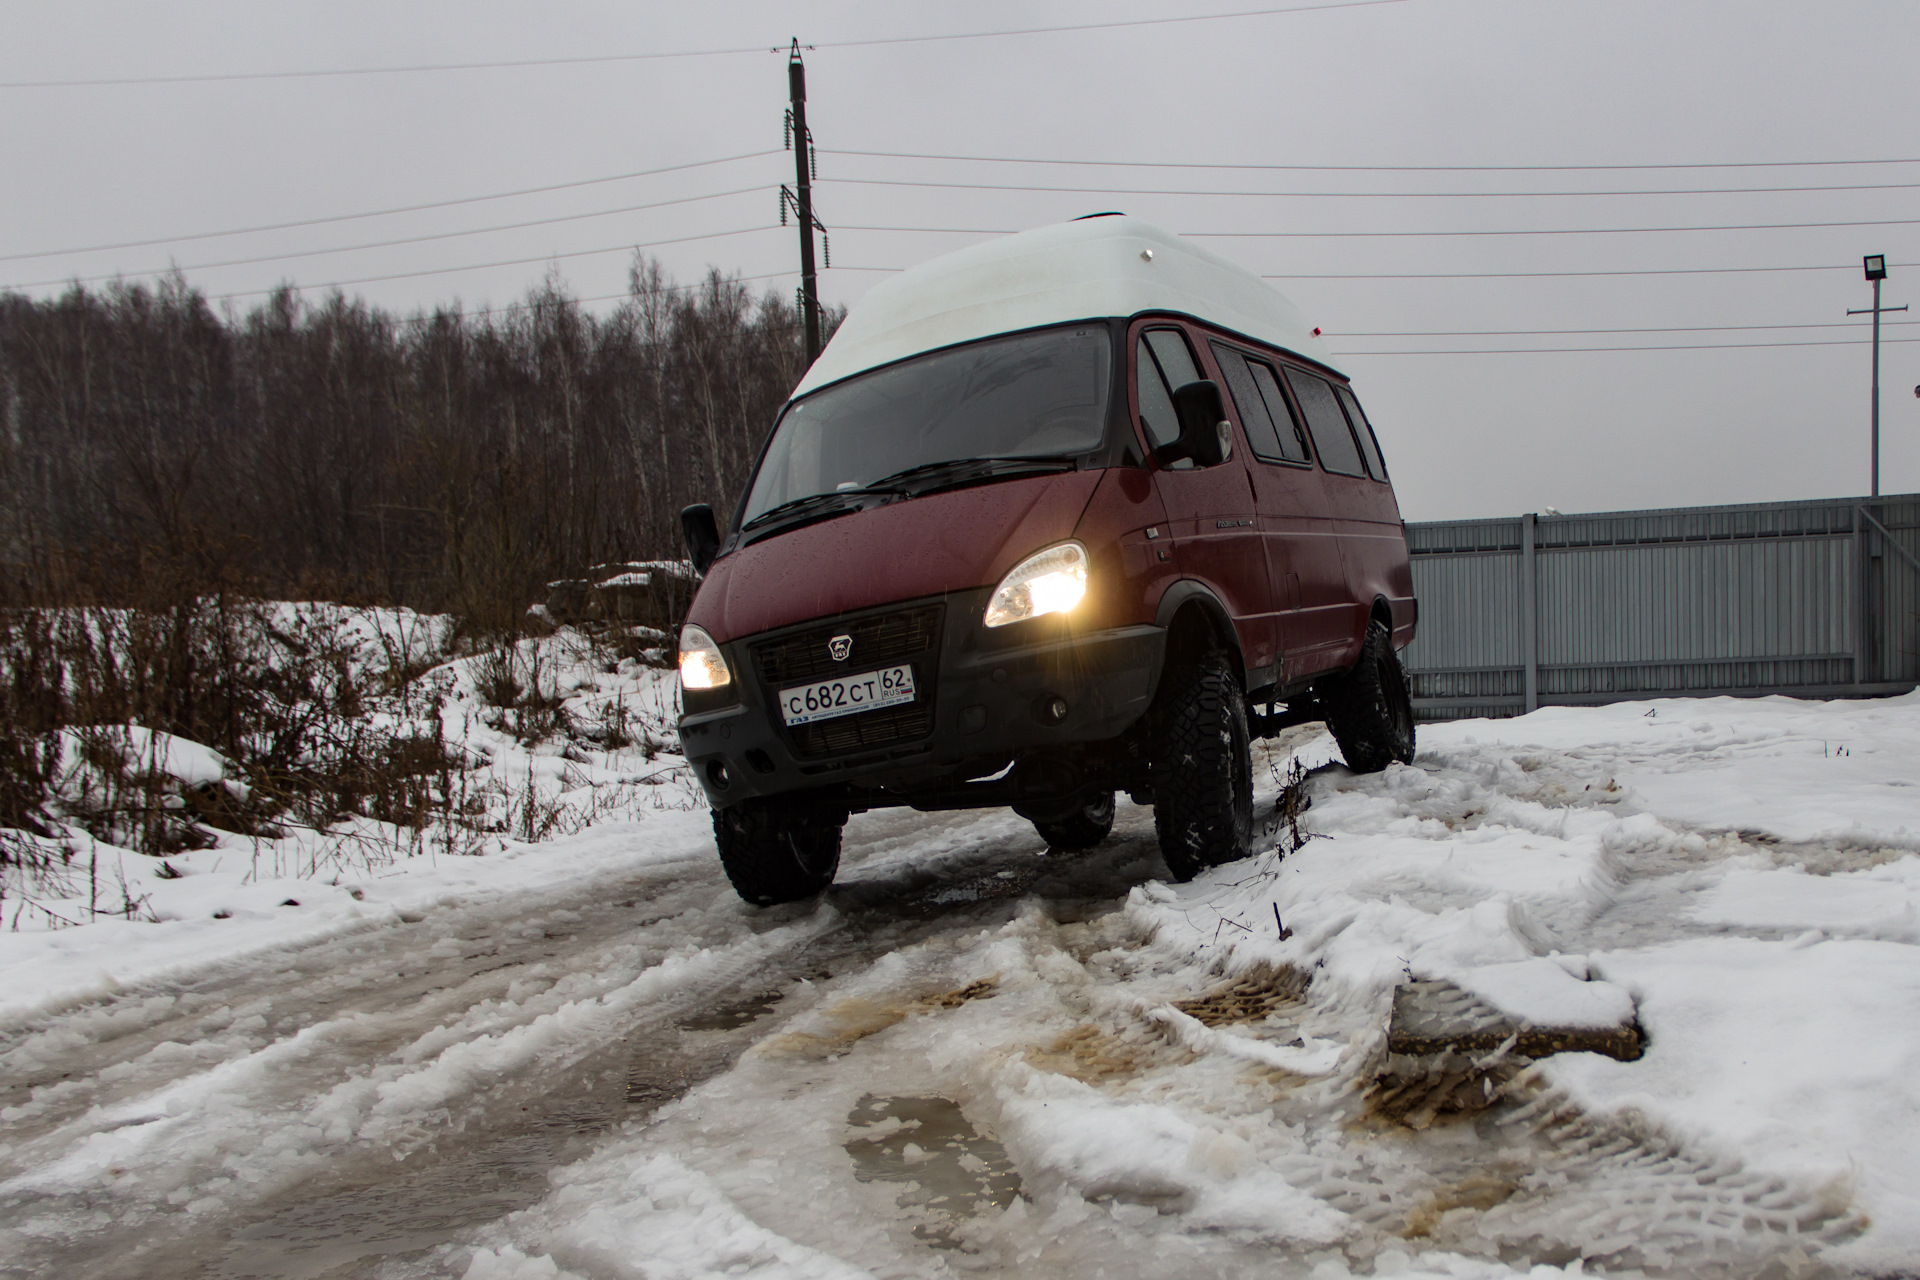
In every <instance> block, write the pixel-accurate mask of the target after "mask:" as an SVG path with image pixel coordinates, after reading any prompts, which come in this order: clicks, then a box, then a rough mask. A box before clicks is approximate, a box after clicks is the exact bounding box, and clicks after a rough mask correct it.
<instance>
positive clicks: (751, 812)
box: [713, 796, 847, 907]
mask: <svg viewBox="0 0 1920 1280" xmlns="http://www.w3.org/2000/svg"><path fill="white" fill-rule="evenodd" d="M846 823H847V815H846V812H845V811H844V810H839V809H833V808H831V807H828V806H824V805H821V804H819V803H817V802H814V801H811V800H809V799H807V798H806V797H803V796H770V797H767V798H764V799H757V800H742V801H741V802H740V803H739V804H735V805H729V806H728V807H726V808H725V809H716V810H714V813H713V842H714V844H715V845H717V846H718V847H719V850H720V865H721V866H722V867H724V868H725V869H726V872H727V879H728V880H730V881H732V882H733V890H734V892H735V893H737V894H739V895H740V896H741V897H742V898H744V899H746V900H747V901H748V902H751V903H752V904H753V905H754V906H756V907H770V906H773V905H774V904H775V903H779V902H798V901H799V900H800V899H802V898H811V897H813V896H814V895H815V894H817V893H822V892H824V891H825V890H826V887H827V886H828V885H830V884H832V883H833V873H834V872H835V871H837V870H839V868H840V829H841V828H842V827H844V826H845V825H846Z"/></svg>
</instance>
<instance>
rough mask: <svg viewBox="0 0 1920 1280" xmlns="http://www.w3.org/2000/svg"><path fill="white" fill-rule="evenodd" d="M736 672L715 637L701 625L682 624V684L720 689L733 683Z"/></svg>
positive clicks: (688, 687) (687, 687)
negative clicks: (728, 666)
mask: <svg viewBox="0 0 1920 1280" xmlns="http://www.w3.org/2000/svg"><path fill="white" fill-rule="evenodd" d="M732 681H733V673H732V672H730V671H728V670H727V660H726V658H725V657H724V656H723V655H722V654H721V652H720V646H719V645H717V644H715V643H714V642H713V637H712V636H710V635H708V634H707V633H706V632H704V631H702V630H701V629H700V628H699V627H695V626H691V625H689V626H685V627H682V628H680V687H681V688H683V689H718V688H720V687H722V686H723V685H727V684H730V683H732Z"/></svg>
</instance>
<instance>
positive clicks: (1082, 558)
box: [986, 542, 1087, 627]
mask: <svg viewBox="0 0 1920 1280" xmlns="http://www.w3.org/2000/svg"><path fill="white" fill-rule="evenodd" d="M1086 594H1087V549H1086V548H1085V547H1083V546H1081V545H1080V544H1079V543H1077V542H1062V543H1060V544H1058V545H1057V546H1051V547H1048V548H1047V549H1046V550H1044V551H1036V552H1034V553H1033V554H1032V555H1030V556H1028V557H1027V558H1026V559H1025V560H1022V561H1021V562H1020V563H1019V564H1017V565H1015V566H1013V571H1012V572H1011V573H1009V574H1007V576H1006V577H1004V578H1002V579H1000V585H999V586H997V587H995V588H994V589H993V598H992V599H990V600H988V601H987V613H986V624H987V625H988V626H990V627H1004V626H1006V625H1007V624H1008V623H1009V622H1025V621H1026V620H1027V619H1028V618H1038V617H1039V616H1041V615H1042V614H1046V613H1065V612H1067V611H1068V610H1069V609H1072V608H1073V606H1075V605H1077V604H1079V603H1080V598H1081V597H1082V596H1084V595H1086Z"/></svg>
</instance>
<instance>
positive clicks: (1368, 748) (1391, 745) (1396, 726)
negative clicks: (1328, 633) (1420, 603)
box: [1320, 620, 1413, 773]
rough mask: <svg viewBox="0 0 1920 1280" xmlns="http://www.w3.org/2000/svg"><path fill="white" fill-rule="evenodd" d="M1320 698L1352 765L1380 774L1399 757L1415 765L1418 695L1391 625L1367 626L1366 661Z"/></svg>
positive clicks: (1363, 650) (1362, 651)
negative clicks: (1411, 692) (1415, 701)
mask: <svg viewBox="0 0 1920 1280" xmlns="http://www.w3.org/2000/svg"><path fill="white" fill-rule="evenodd" d="M1320 701H1321V704H1322V705H1323V706H1325V708H1326V712H1327V728H1329V729H1331V730H1333V739H1334V741H1335V742H1338V743H1339V744H1340V754H1341V755H1343V756H1345V757H1346V758H1347V767H1348V768H1349V769H1352V770H1353V771H1354V772H1355V773H1378V772H1380V770H1382V769H1384V768H1386V767H1387V766H1388V765H1390V764H1392V763H1393V762H1394V761H1396V760H1397V761H1399V762H1400V763H1401V764H1412V763H1413V698H1412V697H1411V696H1410V695H1409V694H1408V692H1407V673H1406V671H1405V669H1403V668H1402V667H1401V665H1400V657H1399V655H1398V654H1396V653H1395V652H1394V651H1393V640H1392V637H1391V636H1390V635H1389V634H1388V632H1387V628H1386V626H1385V624H1383V623H1381V622H1379V621H1377V620H1376V621H1374V622H1371V623H1369V624H1368V625H1367V638H1366V640H1365V641H1363V642H1362V643H1361V645H1360V661H1358V662H1356V663H1354V664H1353V670H1351V671H1349V672H1347V673H1346V674H1345V675H1343V676H1340V677H1338V678H1337V679H1335V680H1333V681H1331V682H1330V683H1329V685H1328V687H1327V689H1326V690H1325V691H1324V692H1323V693H1322V694H1321V695H1320Z"/></svg>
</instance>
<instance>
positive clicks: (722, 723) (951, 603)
mask: <svg viewBox="0 0 1920 1280" xmlns="http://www.w3.org/2000/svg"><path fill="white" fill-rule="evenodd" d="M989 594H990V589H985V588H983V589H979V590H974V591H965V592H953V593H950V594H948V595H946V596H936V597H932V598H930V599H921V600H913V601H902V602H900V603H898V604H894V605H889V606H887V607H885V608H882V609H868V610H862V611H860V612H858V613H852V614H844V615H840V616H836V617H828V618H818V619H814V620H812V621H809V622H806V623H802V624H800V625H798V626H793V627H783V628H781V629H779V630H777V631H769V632H763V633H761V634H759V635H755V636H748V637H745V638H743V639H740V640H736V641H734V642H732V643H729V644H725V645H722V646H721V649H722V651H723V652H724V653H725V654H726V658H727V664H728V667H729V669H730V670H731V671H732V672H733V675H734V681H733V684H732V686H731V688H732V690H733V691H734V693H735V696H736V697H737V701H735V702H734V703H733V705H731V706H722V707H712V708H711V709H706V708H701V707H699V706H698V702H699V701H700V700H703V698H710V697H711V695H703V696H702V698H694V699H689V700H688V702H689V710H688V711H687V713H686V714H684V715H683V716H681V718H680V742H681V746H682V749H683V750H684V751H685V753H686V757H687V762H688V763H689V764H690V765H692V766H693V769H694V772H695V773H696V775H697V776H698V777H699V779H700V784H701V786H702V787H703V788H705V790H706V793H707V798H708V800H710V801H711V802H712V803H713V805H714V807H715V808H723V807H725V806H727V805H732V804H737V803H739V802H740V801H742V800H746V799H749V798H752V797H756V796H771V795H780V794H783V793H787V792H796V791H803V790H814V789H823V788H829V787H834V788H841V787H844V788H848V789H850V792H851V794H852V798H853V803H854V805H855V807H862V806H864V805H867V804H872V803H876V802H877V803H881V804H885V803H909V802H911V800H910V798H911V796H912V794H913V792H914V791H916V790H919V789H927V788H935V787H939V786H942V785H945V784H952V783H955V782H959V781H963V780H965V779H967V778H973V777H980V776H984V775H985V774H988V773H992V772H995V771H996V770H997V769H999V768H1001V767H1003V766H1004V765H1006V764H1007V763H1009V762H1011V761H1013V760H1015V759H1017V758H1019V757H1020V756H1022V755H1025V754H1028V753H1032V752H1035V751H1045V750H1047V749H1058V748H1071V747H1073V746H1075V745H1077V744H1085V743H1095V742H1105V741H1107V740H1109V739H1112V738H1115V737H1118V736H1119V735H1120V734H1121V733H1123V732H1125V731H1126V730H1127V729H1128V728H1129V727H1131V726H1132V725H1133V724H1134V723H1135V722H1136V721H1137V720H1139V718H1140V717H1141V716H1142V715H1143V714H1144V713H1145V712H1146V710H1147V706H1148V704H1149V703H1151V702H1152V700H1153V694H1154V686H1155V683H1156V681H1157V679H1158V676H1159V672H1160V663H1161V658H1162V656H1163V654H1164V653H1165V649H1166V632H1165V631H1163V630H1162V629H1161V628H1159V627H1156V626H1152V625H1139V626H1130V627H1120V628H1116V629H1113V630H1108V631H1097V632H1091V633H1084V634H1076V633H1074V632H1073V631H1072V629H1071V624H1070V622H1069V621H1068V620H1067V619H1064V618H1059V617H1053V618H1041V619H1036V620H1034V621H1032V622H1024V623H1016V624H1014V625H1012V626H1010V627H1004V628H997V629H995V630H994V631H989V630H987V628H986V627H985V626H983V625H982V623H981V621H980V618H981V614H982V612H983V611H984V610H985V608H986V602H987V597H988V595H989ZM926 609H937V610H938V613H939V616H938V621H937V623H936V624H933V625H932V626H931V627H930V633H931V634H932V635H933V636H935V637H936V640H935V642H934V643H933V644H932V645H931V646H929V647H927V648H926V649H924V650H922V651H921V652H919V653H917V654H915V655H912V656H911V657H910V658H908V659H907V660H908V661H911V662H912V664H913V667H914V684H915V687H916V690H917V697H916V702H915V704H914V707H913V708H911V709H909V710H908V712H907V713H905V714H896V713H894V712H891V711H874V712H863V713H859V714H857V715H853V716H847V717H842V718H841V719H840V720H837V721H835V720H830V721H820V722H816V725H818V726H822V729H821V730H818V731H815V732H811V733H809V732H806V731H805V730H796V729H790V728H789V727H788V726H786V725H785V724H784V723H783V722H782V720H781V717H780V713H779V710H778V707H777V706H776V705H775V699H776V696H777V694H778V693H779V690H780V689H781V688H783V687H791V686H793V685H796V684H801V683H806V682H808V680H811V679H822V678H827V676H826V675H818V674H814V675H808V676H805V677H798V678H796V677H792V676H781V675H780V674H779V661H780V659H779V658H777V657H775V656H773V655H775V654H779V655H787V654H791V653H794V652H796V651H803V652H806V653H812V652H813V650H814V649H815V648H819V649H820V650H821V651H822V652H824V651H825V644H826V640H827V638H828V637H830V636H832V635H834V634H842V633H845V632H847V631H851V630H854V629H856V628H863V630H862V631H861V634H862V635H879V634H882V633H883V632H884V631H885V630H886V628H887V627H888V626H889V625H891V623H892V621H893V620H894V619H896V618H899V617H903V616H905V615H908V614H912V613H914V612H915V611H919V610H926ZM893 634H895V635H896V636H897V635H898V634H899V629H898V628H894V631H893ZM870 651H871V650H870ZM886 665H890V661H889V660H870V661H867V662H865V663H863V662H862V655H861V653H860V652H859V651H858V646H856V652H854V653H853V654H852V655H851V656H850V657H849V659H848V660H847V661H846V662H845V663H844V664H843V665H842V666H840V667H839V668H837V669H835V670H834V671H832V672H830V673H829V674H847V675H852V674H857V673H859V672H861V671H866V670H872V669H876V668H878V667H882V666H886ZM1055 699H1059V700H1061V701H1064V702H1065V704H1066V708H1067V710H1066V714H1065V716H1064V717H1061V718H1059V719H1058V721H1057V722H1053V718H1052V716H1051V715H1049V714H1048V711H1047V708H1048V704H1051V703H1052V702H1053V701H1054V700H1055ZM889 716H891V717H893V718H892V719H889V720H884V721H883V720H882V719H880V718H881V717H889ZM863 722H864V724H863ZM874 726H878V727H879V731H878V732H877V733H875V732H872V731H871V730H872V728H873V727H874ZM828 730H831V732H828ZM876 738H877V739H879V740H877V741H876V740H873V739H876ZM863 739H864V740H863Z"/></svg>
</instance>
